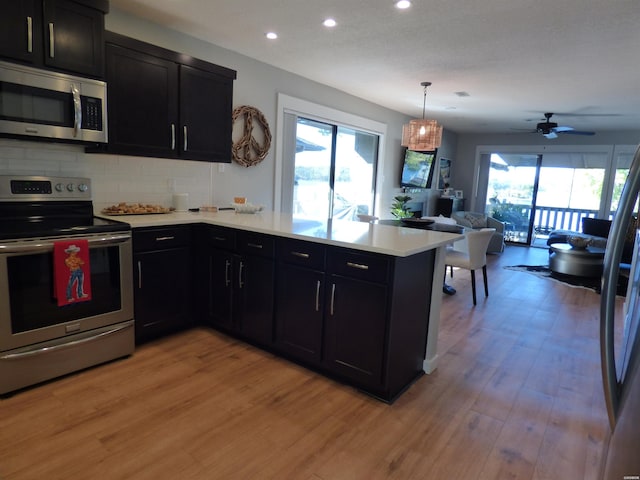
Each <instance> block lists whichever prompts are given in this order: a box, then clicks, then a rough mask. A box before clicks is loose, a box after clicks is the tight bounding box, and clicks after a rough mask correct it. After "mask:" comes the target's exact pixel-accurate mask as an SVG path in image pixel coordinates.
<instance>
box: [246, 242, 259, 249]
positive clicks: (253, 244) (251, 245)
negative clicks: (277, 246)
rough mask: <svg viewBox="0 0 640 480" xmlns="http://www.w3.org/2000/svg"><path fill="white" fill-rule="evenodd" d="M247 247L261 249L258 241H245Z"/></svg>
mask: <svg viewBox="0 0 640 480" xmlns="http://www.w3.org/2000/svg"><path fill="white" fill-rule="evenodd" d="M247 246H248V247H251V248H258V249H261V248H262V245H261V244H259V243H247Z"/></svg>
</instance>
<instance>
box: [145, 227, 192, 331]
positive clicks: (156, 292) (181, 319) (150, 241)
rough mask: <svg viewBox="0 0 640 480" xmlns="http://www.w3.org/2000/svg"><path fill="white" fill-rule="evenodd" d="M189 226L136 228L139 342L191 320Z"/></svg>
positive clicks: (175, 328) (186, 323) (182, 325)
mask: <svg viewBox="0 0 640 480" xmlns="http://www.w3.org/2000/svg"><path fill="white" fill-rule="evenodd" d="M189 244H190V235H189V228H188V227H176V228H152V229H143V230H134V233H133V248H134V255H133V272H134V318H135V325H136V342H138V343H140V342H144V341H147V340H150V339H153V338H156V337H159V336H162V335H165V334H167V333H169V332H172V331H175V330H178V329H181V328H185V327H187V326H189V325H190V324H191V310H190V305H191V302H190V299H191V257H190V248H189Z"/></svg>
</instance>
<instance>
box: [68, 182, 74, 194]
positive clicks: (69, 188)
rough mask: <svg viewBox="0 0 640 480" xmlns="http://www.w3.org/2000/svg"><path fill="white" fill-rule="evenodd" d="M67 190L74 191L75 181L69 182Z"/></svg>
mask: <svg viewBox="0 0 640 480" xmlns="http://www.w3.org/2000/svg"><path fill="white" fill-rule="evenodd" d="M67 190H69V191H70V192H73V183H69V184H67Z"/></svg>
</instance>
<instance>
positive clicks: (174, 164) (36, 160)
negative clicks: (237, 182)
mask: <svg viewBox="0 0 640 480" xmlns="http://www.w3.org/2000/svg"><path fill="white" fill-rule="evenodd" d="M215 165H216V164H211V163H208V162H193V161H187V160H169V159H162V158H145V157H127V156H119V155H102V154H89V153H85V152H84V147H82V146H76V145H68V144H56V143H39V142H22V141H19V140H8V139H0V175H62V176H75V177H88V178H90V179H91V184H92V187H93V203H94V209H95V210H97V211H99V210H101V209H102V208H104V207H106V206H109V205H112V204H114V203H119V202H127V203H134V202H138V203H152V204H160V205H162V206H165V207H170V206H171V202H172V197H173V194H174V193H188V194H189V207H190V208H191V207H200V206H202V205H209V204H211V203H212V199H213V192H212V175H213V171H214V166H215Z"/></svg>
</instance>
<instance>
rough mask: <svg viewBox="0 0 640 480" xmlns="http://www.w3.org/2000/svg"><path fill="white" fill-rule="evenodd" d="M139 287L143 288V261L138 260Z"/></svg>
mask: <svg viewBox="0 0 640 480" xmlns="http://www.w3.org/2000/svg"><path fill="white" fill-rule="evenodd" d="M138 289H139V290H142V261H141V260H138Z"/></svg>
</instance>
